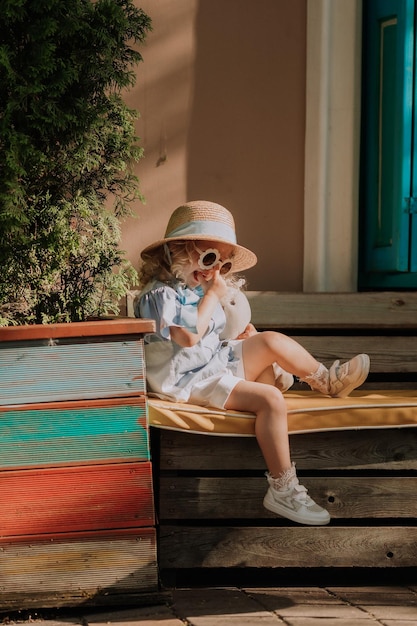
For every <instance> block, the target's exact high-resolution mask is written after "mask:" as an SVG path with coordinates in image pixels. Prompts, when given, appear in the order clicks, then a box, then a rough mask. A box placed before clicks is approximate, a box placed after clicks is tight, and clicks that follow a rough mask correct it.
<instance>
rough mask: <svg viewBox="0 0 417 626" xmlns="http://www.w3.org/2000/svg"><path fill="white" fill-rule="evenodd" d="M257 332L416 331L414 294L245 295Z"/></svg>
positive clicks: (269, 293) (416, 302)
mask: <svg viewBox="0 0 417 626" xmlns="http://www.w3.org/2000/svg"><path fill="white" fill-rule="evenodd" d="M247 296H248V300H249V302H250V305H251V309H252V322H253V324H254V325H255V326H256V327H259V328H282V329H285V328H309V329H312V328H315V329H320V328H348V329H351V328H387V329H388V328H396V329H401V328H403V329H405V328H412V329H416V328H417V293H416V292H364V293H290V292H285V293H283V292H276V291H248V292H247Z"/></svg>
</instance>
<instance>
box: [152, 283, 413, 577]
mask: <svg viewBox="0 0 417 626" xmlns="http://www.w3.org/2000/svg"><path fill="white" fill-rule="evenodd" d="M248 296H249V299H250V302H251V306H252V313H253V317H252V320H253V322H254V324H255V325H256V327H257V328H258V329H259V330H264V329H276V330H282V331H283V332H285V333H286V334H289V335H291V336H293V337H295V338H296V339H297V340H298V341H299V342H300V343H301V344H303V345H304V346H305V347H306V348H307V349H308V350H309V351H310V352H312V353H313V354H314V355H315V356H316V357H317V358H318V359H319V360H322V361H323V362H325V363H326V364H328V365H329V364H330V363H331V362H332V361H333V360H335V359H336V358H340V359H342V360H346V359H349V358H350V357H352V356H353V355H354V354H356V353H360V352H366V353H368V354H369V355H370V357H371V373H370V376H369V378H368V380H367V382H366V383H365V385H364V386H363V388H362V389H364V390H369V391H373V392H377V391H378V390H381V389H382V390H402V389H404V390H408V393H410V390H411V391H412V390H416V396H417V294H415V293H361V294H300V293H274V292H249V294H248ZM303 388H304V389H306V386H303ZM411 395H414V394H413V393H412V394H411ZM416 411H417V409H414V413H415V412H416ZM413 419H414V414H413ZM383 420H384V409H382V410H381V425H382V426H383V424H384V422H383ZM416 423H417V417H416ZM151 430H152V433H153V444H152V445H153V455H154V467H159V470H157V471H156V476H155V490H156V493H157V516H158V529H159V530H158V532H159V539H158V544H159V568H160V572H161V575H162V578H163V580H164V577H166V580H171V581H172V577H173V576H175V575H179V574H181V573H184V572H188V573H190V572H191V573H192V572H201V571H202V570H204V571H205V573H207V572H210V571H212V572H215V571H224V569H223V568H235V574H236V570H239V571H242V568H243V569H247V568H263V569H262V571H264V572H265V571H267V572H268V571H271V570H273V571H275V572H277V570H278V569H279V570H280V571H283V570H285V571H288V572H289V571H290V568H320V569H321V571H322V570H323V569H326V568H339V569H338V570H337V571H339V572H340V568H412V567H414V566H415V565H416V563H417V527H416V519H415V518H416V515H417V498H416V493H417V473H416V472H417V428H415V427H413V426H405V427H401V428H384V427H380V428H377V429H374V428H372V429H359V430H355V429H353V430H343V429H342V430H340V429H337V430H334V431H325V432H314V433H307V434H292V435H291V436H290V443H291V453H292V458H293V460H294V461H295V462H296V465H297V471H298V474H299V476H300V477H301V479H302V483H303V484H305V486H306V487H307V488H308V489H309V493H310V494H311V496H312V497H313V498H314V499H315V500H316V501H317V502H318V503H320V504H321V505H322V506H325V507H326V508H327V509H328V510H329V512H330V514H331V516H332V520H331V523H330V525H329V526H325V527H305V526H299V525H297V524H294V523H292V522H290V521H288V520H285V519H282V518H279V517H276V516H274V515H273V514H271V513H269V512H268V511H266V510H265V509H264V508H263V506H262V500H263V496H264V494H265V490H266V480H265V477H264V471H265V463H264V460H263V458H262V456H261V454H260V451H259V448H258V445H257V442H256V439H255V438H253V437H235V436H234V437H216V436H207V435H201V434H189V433H186V432H177V431H171V430H165V429H159V428H158V429H156V428H154V429H151ZM256 571H258V572H259V571H260V570H259V569H257V570H256ZM327 571H328V570H327ZM384 571H386V570H384ZM398 571H399V570H398ZM235 574H234V575H235Z"/></svg>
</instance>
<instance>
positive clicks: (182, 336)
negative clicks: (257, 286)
mask: <svg viewBox="0 0 417 626" xmlns="http://www.w3.org/2000/svg"><path fill="white" fill-rule="evenodd" d="M199 278H200V284H201V286H202V287H203V290H204V296H203V297H202V298H201V300H200V303H199V305H198V317H197V332H196V333H193V332H191V331H190V330H187V329H186V328H183V327H181V326H170V332H171V339H172V340H173V341H175V343H177V344H178V345H180V346H181V347H182V348H190V347H192V346H195V344H196V343H198V342H199V341H200V339H201V338H202V337H203V335H204V334H205V333H206V331H207V328H208V327H209V324H210V320H211V318H212V316H213V313H214V310H215V308H216V306H217V305H218V303H219V301H220V298H222V297H223V295H224V294H225V293H226V291H227V285H226V282H225V281H224V279H223V278H222V277H221V276H220V272H219V270H215V271H214V273H213V277H212V278H211V279H210V280H206V279H205V278H204V276H203V275H201V276H200V277H199Z"/></svg>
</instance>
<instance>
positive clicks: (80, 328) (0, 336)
mask: <svg viewBox="0 0 417 626" xmlns="http://www.w3.org/2000/svg"><path fill="white" fill-rule="evenodd" d="M152 332H155V322H154V321H153V320H147V319H134V318H128V317H126V318H117V319H113V320H94V321H89V322H72V323H68V324H33V325H29V324H28V325H25V326H7V327H3V328H0V341H24V340H35V339H59V338H63V337H101V336H109V335H141V334H143V333H152Z"/></svg>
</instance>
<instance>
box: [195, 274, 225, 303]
mask: <svg viewBox="0 0 417 626" xmlns="http://www.w3.org/2000/svg"><path fill="white" fill-rule="evenodd" d="M197 280H198V282H199V283H200V285H201V287H202V288H203V291H204V294H208V293H212V294H213V295H215V296H217V298H218V300H221V299H222V298H223V297H224V296H225V295H226V293H227V284H226V281H225V280H224V278H223V276H222V275H221V274H220V270H218V269H214V270H212V271H211V272H210V273H207V274H206V273H204V272H199V273H198V274H197Z"/></svg>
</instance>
